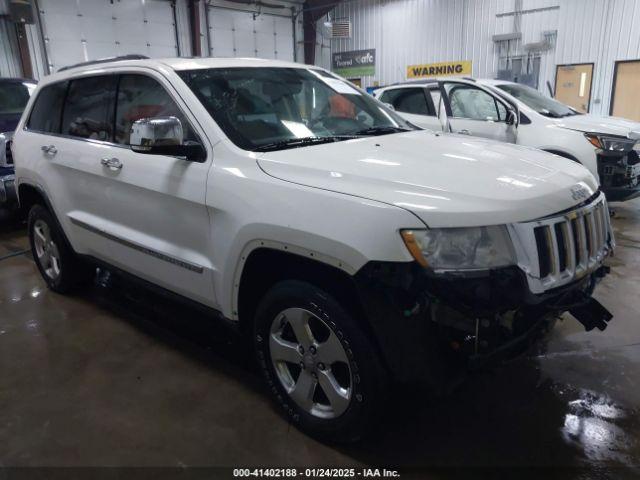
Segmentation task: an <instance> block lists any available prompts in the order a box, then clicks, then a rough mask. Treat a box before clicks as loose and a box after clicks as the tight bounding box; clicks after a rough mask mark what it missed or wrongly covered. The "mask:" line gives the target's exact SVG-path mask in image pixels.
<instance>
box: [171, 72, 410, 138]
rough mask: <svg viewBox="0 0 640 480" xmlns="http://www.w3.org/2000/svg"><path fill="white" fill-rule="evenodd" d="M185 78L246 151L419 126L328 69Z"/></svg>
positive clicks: (183, 74)
mask: <svg viewBox="0 0 640 480" xmlns="http://www.w3.org/2000/svg"><path fill="white" fill-rule="evenodd" d="M179 74H180V76H181V77H182V79H183V80H184V81H185V82H186V83H187V85H188V86H189V87H190V88H191V90H193V92H194V93H195V94H196V96H197V97H198V99H199V100H200V101H201V102H202V104H203V105H204V107H205V108H206V109H207V110H208V111H209V113H210V114H211V116H212V117H213V119H214V120H215V121H216V123H217V124H218V125H219V126H220V128H222V130H223V131H224V133H225V134H226V135H227V136H228V137H229V138H230V139H231V140H232V141H233V142H234V143H235V144H236V145H238V146H239V147H241V148H243V149H245V150H254V151H269V150H281V149H284V148H295V147H303V146H307V145H314V144H319V143H327V142H334V141H341V140H347V139H350V138H355V137H360V136H369V135H384V134H389V133H394V132H399V131H406V130H413V129H415V128H416V127H414V126H412V125H411V124H409V123H407V122H406V121H405V120H403V119H402V118H401V117H400V116H398V114H396V113H395V112H393V111H392V110H390V109H388V108H387V107H385V106H384V105H383V104H382V103H380V102H378V101H377V100H375V99H374V98H373V97H371V96H370V95H367V94H364V93H362V92H361V91H360V90H357V89H356V88H354V87H353V86H351V85H350V84H349V83H347V82H345V81H343V80H341V79H339V78H338V77H335V76H333V75H331V74H329V73H327V72H325V71H322V70H317V69H306V68H277V67H276V68H250V67H249V68H212V69H199V70H188V71H182V72H179Z"/></svg>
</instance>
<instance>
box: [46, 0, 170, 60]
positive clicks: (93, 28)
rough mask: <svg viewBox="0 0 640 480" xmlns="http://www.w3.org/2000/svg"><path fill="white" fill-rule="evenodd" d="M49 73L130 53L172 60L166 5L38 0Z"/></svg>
mask: <svg viewBox="0 0 640 480" xmlns="http://www.w3.org/2000/svg"><path fill="white" fill-rule="evenodd" d="M38 5H39V7H40V19H41V21H42V30H43V34H44V38H45V45H46V49H47V56H48V60H49V65H50V68H51V71H52V72H53V71H56V70H58V69H59V68H60V67H63V66H65V65H71V64H74V63H78V62H84V61H87V60H95V59H98V58H105V57H113V56H118V55H127V54H132V53H137V54H142V55H147V56H149V57H175V56H177V55H178V49H177V44H176V34H175V32H176V26H175V22H174V11H173V7H172V4H171V2H169V1H167V0H124V1H110V0H39V2H38Z"/></svg>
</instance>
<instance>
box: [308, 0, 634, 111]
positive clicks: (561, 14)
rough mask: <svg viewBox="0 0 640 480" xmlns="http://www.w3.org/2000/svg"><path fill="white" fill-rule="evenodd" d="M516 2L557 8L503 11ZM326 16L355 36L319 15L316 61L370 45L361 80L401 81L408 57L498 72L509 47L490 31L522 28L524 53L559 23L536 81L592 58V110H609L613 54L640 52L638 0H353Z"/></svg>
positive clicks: (518, 48)
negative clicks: (334, 35)
mask: <svg viewBox="0 0 640 480" xmlns="http://www.w3.org/2000/svg"><path fill="white" fill-rule="evenodd" d="M518 3H520V4H521V9H522V11H523V12H526V11H527V10H535V9H546V8H552V7H559V9H551V10H542V11H534V12H530V13H523V14H522V15H519V16H514V15H500V14H504V13H509V12H513V11H514V10H515V8H516V5H517V4H518ZM330 17H331V18H332V19H349V20H351V22H352V24H353V28H352V32H353V34H352V38H350V39H339V40H335V39H334V40H331V39H329V38H328V32H327V30H326V28H324V27H323V22H324V21H325V20H324V19H323V20H322V21H320V22H318V32H319V35H318V44H319V45H318V47H317V49H316V63H317V64H318V65H321V66H324V67H330V63H331V61H330V58H331V52H343V51H348V50H359V49H365V48H375V49H376V51H377V65H376V76H375V77H365V78H364V79H363V80H364V81H363V85H365V86H371V85H373V84H374V82H375V81H377V82H379V84H380V85H384V84H388V83H393V82H399V81H403V80H405V79H406V67H407V65H412V64H419V63H431V62H438V61H452V60H472V62H473V75H474V76H478V77H495V76H496V73H497V71H498V69H499V68H502V67H503V66H504V65H503V64H502V63H504V61H505V60H504V58H505V57H506V50H504V49H503V50H502V51H500V49H499V48H498V47H497V46H496V45H494V43H493V41H492V36H493V35H495V34H502V33H511V32H514V31H517V30H519V31H520V32H521V33H522V39H521V40H519V41H518V42H516V43H515V44H514V45H512V48H511V53H512V54H513V53H515V54H524V53H525V52H524V51H523V49H522V45H523V44H529V43H535V42H541V41H542V40H543V39H544V37H543V32H545V31H553V30H557V39H556V41H555V48H552V49H551V50H549V51H547V52H542V53H541V54H540V60H541V61H540V82H539V85H540V87H539V88H540V89H541V90H542V89H544V88H545V84H546V82H547V81H549V82H551V84H552V85H553V84H554V83H555V71H556V65H560V64H571V63H594V64H595V68H594V80H593V87H592V92H593V93H592V97H591V112H593V113H603V114H606V113H607V112H608V111H609V101H610V96H611V88H612V80H613V68H614V63H615V61H617V60H627V59H638V58H640V28H638V27H637V26H638V25H640V1H638V0H521V1H520V2H518V1H517V0H356V1H346V2H345V3H343V4H341V5H339V6H338V7H336V8H335V9H334V10H333V11H332V12H331V13H330ZM518 19H519V20H518ZM323 44H324V45H325V46H324V47H322V45H323ZM501 58H502V59H503V60H502V61H501V60H500V59H501ZM525 61H526V59H525Z"/></svg>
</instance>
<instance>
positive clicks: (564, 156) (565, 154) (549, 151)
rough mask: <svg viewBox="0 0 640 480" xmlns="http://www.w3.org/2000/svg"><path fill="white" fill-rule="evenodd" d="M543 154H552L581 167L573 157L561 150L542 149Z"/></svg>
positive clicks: (578, 161)
mask: <svg viewBox="0 0 640 480" xmlns="http://www.w3.org/2000/svg"><path fill="white" fill-rule="evenodd" d="M542 150H543V151H544V152H547V153H553V154H554V155H558V156H559V157H563V158H567V159H569V160H571V161H574V162H576V163H579V164H580V165H582V162H581V161H580V160H578V159H577V158H576V157H575V156H574V155H572V154H570V153H568V152H565V151H563V150H558V149H554V148H543V149H542Z"/></svg>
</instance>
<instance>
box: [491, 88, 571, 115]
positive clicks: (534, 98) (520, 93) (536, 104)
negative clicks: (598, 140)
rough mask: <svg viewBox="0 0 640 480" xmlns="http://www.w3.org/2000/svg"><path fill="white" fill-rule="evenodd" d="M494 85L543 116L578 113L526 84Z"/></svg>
mask: <svg viewBox="0 0 640 480" xmlns="http://www.w3.org/2000/svg"><path fill="white" fill-rule="evenodd" d="M496 86H497V87H498V88H499V89H500V90H503V91H505V92H507V93H508V94H509V95H511V96H512V97H515V98H517V99H518V100H520V101H521V102H522V103H524V104H525V105H526V106H527V107H529V108H532V109H534V110H535V111H536V112H538V113H539V114H540V115H544V116H545V117H551V118H562V117H570V116H572V115H579V113H578V112H576V111H575V110H574V109H572V108H571V107H569V106H567V105H565V104H564V103H560V102H558V101H557V100H554V99H552V98H549V97H546V96H544V95H543V94H541V93H540V92H539V91H537V90H535V89H533V88H531V87H528V86H526V85H516V84H503V85H496Z"/></svg>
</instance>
